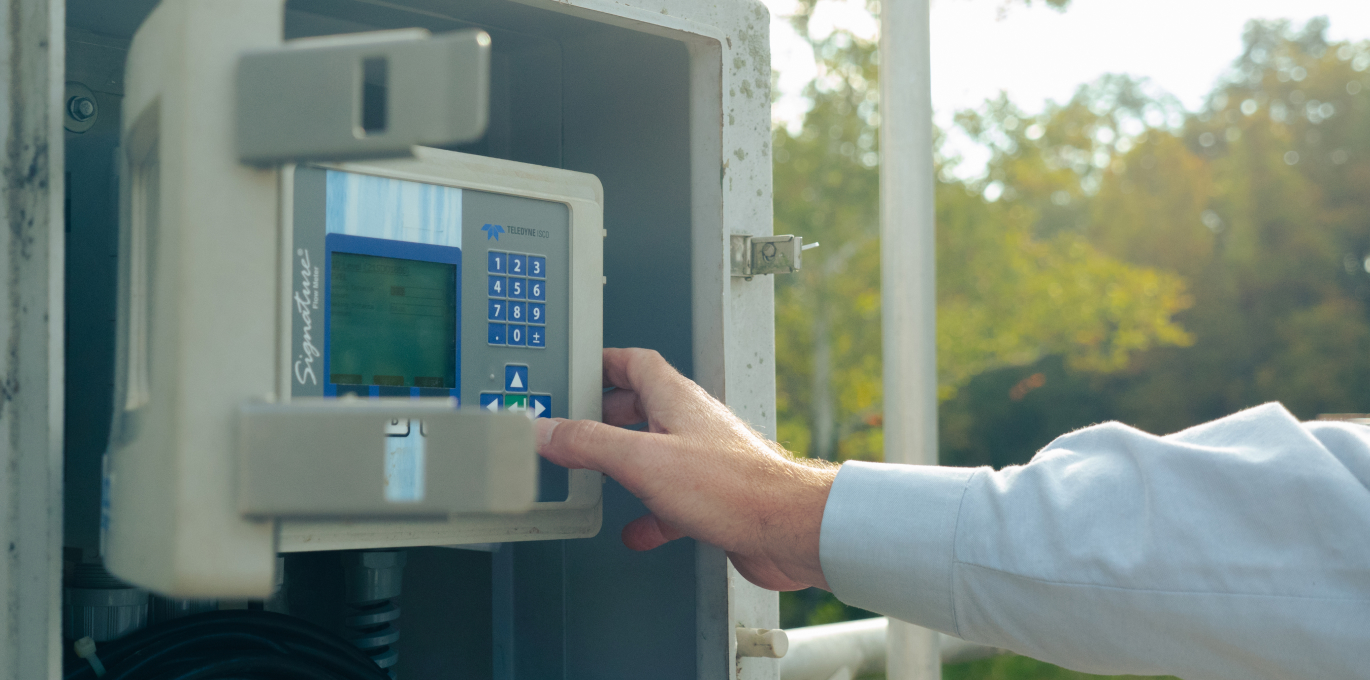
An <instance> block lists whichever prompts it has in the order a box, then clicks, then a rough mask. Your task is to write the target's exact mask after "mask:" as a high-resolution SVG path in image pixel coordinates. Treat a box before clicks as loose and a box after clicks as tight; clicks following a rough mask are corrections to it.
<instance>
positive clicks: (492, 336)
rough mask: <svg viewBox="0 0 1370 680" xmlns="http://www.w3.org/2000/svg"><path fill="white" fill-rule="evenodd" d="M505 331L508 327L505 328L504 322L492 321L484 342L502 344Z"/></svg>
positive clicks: (506, 331)
mask: <svg viewBox="0 0 1370 680" xmlns="http://www.w3.org/2000/svg"><path fill="white" fill-rule="evenodd" d="M507 333H508V329H507V328H505V326H504V324H502V323H492V324H490V330H489V331H488V332H487V334H486V338H487V339H486V342H488V343H490V344H492V345H503V344H504V337H505V335H506V334H507Z"/></svg>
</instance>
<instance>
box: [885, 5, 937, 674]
mask: <svg viewBox="0 0 1370 680" xmlns="http://www.w3.org/2000/svg"><path fill="white" fill-rule="evenodd" d="M928 23H929V5H928V0H884V2H882V3H881V9H880V157H881V161H880V270H881V271H880V285H881V312H882V322H881V323H882V341H883V353H884V377H883V379H884V408H885V415H884V436H885V461H886V462H888V463H906V464H915V465H936V464H937V356H936V314H937V309H936V306H937V300H936V295H935V284H936V270H935V265H936V255H935V252H936V242H935V240H934V229H933V227H934V225H933V222H934V211H933V187H934V185H933V182H934V177H933V167H932V89H931V87H930V84H931V55H930V52H929V36H930V33H929V27H928ZM886 644H887V645H888V656H887V673H888V677H889V680H934V679H936V678H940V677H941V662H940V656H939V653H938V638H937V633H935V632H933V631H930V630H927V629H924V628H919V627H917V626H912V625H909V624H906V623H900V622H894V621H891V623H890V628H889V634H888V637H887V640H886Z"/></svg>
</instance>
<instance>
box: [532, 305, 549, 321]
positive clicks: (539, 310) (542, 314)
mask: <svg viewBox="0 0 1370 680" xmlns="http://www.w3.org/2000/svg"><path fill="white" fill-rule="evenodd" d="M528 323H547V305H544V304H539V303H537V302H529V303H528Z"/></svg>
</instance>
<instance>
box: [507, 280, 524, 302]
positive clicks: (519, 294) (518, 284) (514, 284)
mask: <svg viewBox="0 0 1370 680" xmlns="http://www.w3.org/2000/svg"><path fill="white" fill-rule="evenodd" d="M509 297H511V298H518V299H520V300H522V299H524V298H526V297H528V279H516V278H514V277H512V276H511V277H509Z"/></svg>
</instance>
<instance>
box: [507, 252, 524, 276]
mask: <svg viewBox="0 0 1370 680" xmlns="http://www.w3.org/2000/svg"><path fill="white" fill-rule="evenodd" d="M509 274H510V275H512V276H527V275H528V256H527V255H514V254H513V253H510V254H509Z"/></svg>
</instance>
